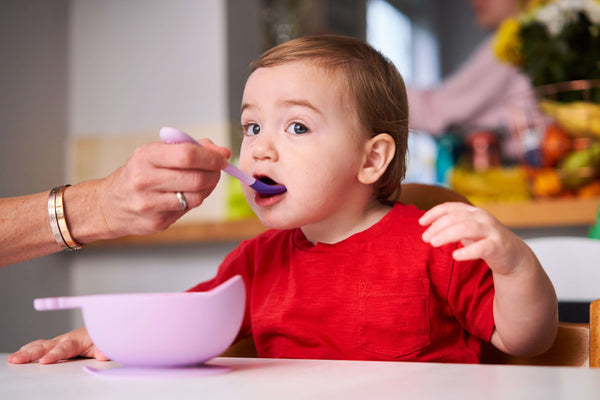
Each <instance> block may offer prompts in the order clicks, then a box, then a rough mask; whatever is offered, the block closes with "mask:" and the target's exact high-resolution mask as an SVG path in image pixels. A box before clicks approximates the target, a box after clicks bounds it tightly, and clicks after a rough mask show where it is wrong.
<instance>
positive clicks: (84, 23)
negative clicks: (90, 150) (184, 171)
mask: <svg viewBox="0 0 600 400" xmlns="http://www.w3.org/2000/svg"><path fill="white" fill-rule="evenodd" d="M225 23H226V21H225V2H224V1H222V0H202V1H197V0H169V1H163V0H128V1H122V0H102V1H96V0H72V2H71V12H70V20H69V27H70V29H69V31H70V34H69V76H70V90H69V130H70V132H71V133H73V134H76V135H85V134H98V133H102V134H111V133H122V132H127V131H139V130H140V129H146V128H150V129H153V128H156V127H157V126H158V127H160V126H162V125H165V124H170V125H176V126H181V125H190V124H195V125H198V124H211V123H223V122H225V121H226V120H227V98H226V95H227V94H226V90H225V89H226V87H227V83H226V73H227V68H226V66H227V65H226V62H227V60H226V54H227V49H226V37H225V31H226V25H225ZM219 139H224V140H226V138H219Z"/></svg>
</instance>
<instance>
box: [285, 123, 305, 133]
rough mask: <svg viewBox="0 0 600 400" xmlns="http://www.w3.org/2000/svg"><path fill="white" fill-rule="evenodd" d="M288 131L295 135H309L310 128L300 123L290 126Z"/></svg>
mask: <svg viewBox="0 0 600 400" xmlns="http://www.w3.org/2000/svg"><path fill="white" fill-rule="evenodd" d="M286 131H287V132H288V133H291V134H294V135H303V134H305V133H308V128H307V127H306V126H304V125H302V124H301V123H299V122H293V123H291V124H290V126H288V128H287V130H286Z"/></svg>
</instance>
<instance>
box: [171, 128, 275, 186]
mask: <svg viewBox="0 0 600 400" xmlns="http://www.w3.org/2000/svg"><path fill="white" fill-rule="evenodd" d="M160 138H161V139H162V141H163V142H165V143H186V142H187V143H194V144H197V145H199V146H201V144H200V143H198V142H197V141H196V140H195V139H194V138H192V137H191V136H190V135H188V134H187V133H185V132H182V131H180V130H179V129H175V128H171V127H169V126H165V127H163V128H161V129H160ZM223 171H225V172H227V173H228V174H229V175H231V176H233V177H234V178H236V179H239V180H240V181H241V182H243V183H245V184H246V185H248V186H250V187H251V188H252V189H254V190H256V191H257V192H259V193H262V194H279V193H283V192H285V191H286V190H287V189H286V188H285V186H281V185H269V184H267V183H264V182H261V181H259V180H257V179H254V178H253V177H251V176H249V175H248V174H246V173H245V172H243V171H241V170H240V169H238V168H237V167H236V166H235V165H233V164H231V163H227V166H226V167H225V168H223Z"/></svg>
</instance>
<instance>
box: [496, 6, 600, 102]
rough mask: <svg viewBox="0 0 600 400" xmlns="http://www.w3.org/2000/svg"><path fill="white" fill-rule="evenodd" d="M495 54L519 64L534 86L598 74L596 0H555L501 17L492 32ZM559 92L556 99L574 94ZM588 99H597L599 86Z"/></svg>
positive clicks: (598, 10) (599, 53)
mask: <svg viewBox="0 0 600 400" xmlns="http://www.w3.org/2000/svg"><path fill="white" fill-rule="evenodd" d="M495 39H496V40H495V45H494V50H495V53H496V55H497V56H498V58H499V59H501V60H503V61H506V62H508V63H511V64H513V65H516V66H518V67H520V68H521V69H522V70H523V72H525V73H526V74H527V75H528V76H529V77H530V79H531V82H532V84H533V85H534V86H542V85H548V84H554V83H560V82H565V81H573V80H584V79H585V80H589V79H599V78H600V1H599V0H555V1H551V2H549V3H548V4H545V5H542V6H538V7H536V8H533V9H531V10H529V11H527V12H525V13H523V14H522V15H520V16H518V17H517V18H511V19H508V20H506V21H505V22H504V23H503V24H502V25H501V26H500V28H499V30H498V32H497V33H496V38H495ZM574 96H579V97H581V96H580V94H574V93H568V92H567V93H560V94H559V98H557V100H560V101H574V100H580V99H581V98H579V99H577V98H575V97H574ZM591 100H592V101H593V102H595V103H600V91H599V90H594V91H593V92H592V98H591Z"/></svg>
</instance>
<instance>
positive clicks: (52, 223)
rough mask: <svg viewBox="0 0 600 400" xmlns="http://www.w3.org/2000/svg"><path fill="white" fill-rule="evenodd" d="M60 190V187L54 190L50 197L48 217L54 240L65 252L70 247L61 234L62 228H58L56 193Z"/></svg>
mask: <svg viewBox="0 0 600 400" xmlns="http://www.w3.org/2000/svg"><path fill="white" fill-rule="evenodd" d="M58 189H59V188H58V187H55V188H54V189H52V190H51V191H50V195H49V196H48V217H49V218H50V228H51V229H52V234H53V235H54V240H56V243H58V245H59V246H60V248H61V250H65V249H68V248H69V246H68V245H67V243H66V242H65V240H64V239H63V237H62V235H61V234H60V228H59V227H58V221H57V220H56V192H57V191H58Z"/></svg>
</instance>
